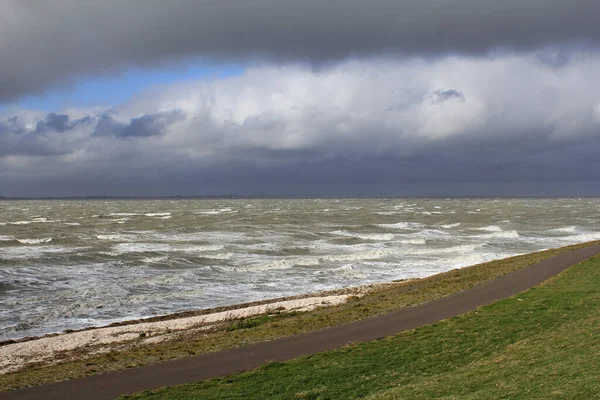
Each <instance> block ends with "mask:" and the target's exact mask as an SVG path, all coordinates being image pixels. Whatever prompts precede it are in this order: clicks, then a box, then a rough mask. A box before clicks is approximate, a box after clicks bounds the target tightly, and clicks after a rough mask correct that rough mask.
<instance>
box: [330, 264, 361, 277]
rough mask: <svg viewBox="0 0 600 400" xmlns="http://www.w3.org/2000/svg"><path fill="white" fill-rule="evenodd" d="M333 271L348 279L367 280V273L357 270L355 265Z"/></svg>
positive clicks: (346, 265) (343, 266)
mask: <svg viewBox="0 0 600 400" xmlns="http://www.w3.org/2000/svg"><path fill="white" fill-rule="evenodd" d="M333 271H334V272H335V273H337V274H340V275H342V276H344V277H347V278H365V273H364V272H363V271H360V270H359V269H357V268H355V266H354V265H353V264H345V265H342V266H341V267H338V268H334V269H333Z"/></svg>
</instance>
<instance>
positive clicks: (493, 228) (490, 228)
mask: <svg viewBox="0 0 600 400" xmlns="http://www.w3.org/2000/svg"><path fill="white" fill-rule="evenodd" d="M477 229H478V230H480V231H487V232H502V231H503V230H504V229H502V228H500V227H499V226H497V225H488V226H484V227H481V228H477Z"/></svg>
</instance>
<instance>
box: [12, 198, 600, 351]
mask: <svg viewBox="0 0 600 400" xmlns="http://www.w3.org/2000/svg"><path fill="white" fill-rule="evenodd" d="M598 239H600V199H598V198H562V199H561V198H547V199H543V198H515V199H508V198H491V199H487V198H447V199H445V198H382V199H371V198H356V199H334V198H329V199H311V198H301V199H264V198H262V199H210V200H206V199H166V200H134V199H122V200H115V199H110V200H19V201H17V200H5V201H0V340H9V339H18V338H22V337H27V336H38V335H44V334H48V333H54V332H62V331H64V330H67V329H79V328H84V327H89V326H101V325H106V324H109V323H112V322H117V321H123V320H129V319H137V318H143V317H149V316H156V315H163V314H169V313H174V312H180V311H186V310H193V309H202V308H211V307H216V306H223V305H231V304H237V303H243V302H249V301H255V300H261V299H267V298H276V297H283V296H289V295H296V294H302V293H310V292H319V291H323V290H329V289H337V288H344V287H348V286H355V285H362V284H367V283H374V282H387V281H392V280H398V279H407V278H419V277H425V276H429V275H432V274H437V273H440V272H443V271H448V270H451V269H454V268H461V267H465V266H468V265H473V264H477V263H481V262H484V261H490V260H495V259H500V258H505V257H509V256H514V255H517V254H523V253H528V252H533V251H537V250H542V249H548V248H554V247H559V246H565V245H569V244H574V243H580V242H586V241H591V240H598Z"/></svg>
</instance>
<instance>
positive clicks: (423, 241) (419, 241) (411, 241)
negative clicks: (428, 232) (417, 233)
mask: <svg viewBox="0 0 600 400" xmlns="http://www.w3.org/2000/svg"><path fill="white" fill-rule="evenodd" d="M397 243H402V244H427V240H426V239H402V240H398V241H397Z"/></svg>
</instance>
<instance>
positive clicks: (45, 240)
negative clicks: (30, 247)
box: [17, 237, 54, 244]
mask: <svg viewBox="0 0 600 400" xmlns="http://www.w3.org/2000/svg"><path fill="white" fill-rule="evenodd" d="M53 240H54V238H51V237H47V238H39V239H17V241H18V242H19V243H24V244H41V243H50V242H51V241H53Z"/></svg>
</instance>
